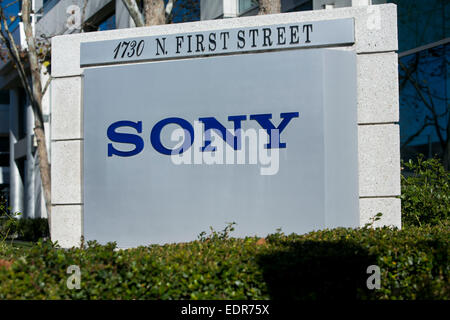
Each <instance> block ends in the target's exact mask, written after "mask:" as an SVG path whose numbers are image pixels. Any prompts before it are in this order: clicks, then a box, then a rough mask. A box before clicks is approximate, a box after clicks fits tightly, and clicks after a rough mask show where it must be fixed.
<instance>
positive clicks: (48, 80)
mask: <svg viewBox="0 0 450 320" xmlns="http://www.w3.org/2000/svg"><path fill="white" fill-rule="evenodd" d="M52 80H53V78H52V76H51V75H49V77H48V79H47V81H46V82H45V86H44V89H42V96H44V95H45V92H47V89H48V87H49V86H50V82H52Z"/></svg>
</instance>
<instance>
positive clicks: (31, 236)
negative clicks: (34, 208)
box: [0, 197, 50, 243]
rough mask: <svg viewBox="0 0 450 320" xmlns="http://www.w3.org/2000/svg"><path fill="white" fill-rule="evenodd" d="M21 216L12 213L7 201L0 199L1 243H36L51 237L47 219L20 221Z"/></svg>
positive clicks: (17, 213)
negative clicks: (15, 241)
mask: <svg viewBox="0 0 450 320" xmlns="http://www.w3.org/2000/svg"><path fill="white" fill-rule="evenodd" d="M20 215H21V214H20V213H19V212H11V210H10V208H8V207H7V202H6V200H5V199H4V198H1V197H0V242H3V243H4V242H5V241H6V240H13V239H14V240H23V241H33V242H36V241H38V240H39V239H45V238H49V237H50V233H49V229H48V221H47V219H45V218H37V219H31V218H22V219H18V218H19V217H20Z"/></svg>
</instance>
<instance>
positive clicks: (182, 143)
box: [83, 36, 359, 247]
mask: <svg viewBox="0 0 450 320" xmlns="http://www.w3.org/2000/svg"><path fill="white" fill-rule="evenodd" d="M174 37H175V36H174ZM83 167H84V190H83V192H84V236H85V239H86V240H98V241H100V242H101V243H105V242H108V241H117V242H118V245H119V246H120V247H131V246H136V245H146V244H150V243H167V242H183V241H189V240H194V239H196V238H197V235H198V234H199V233H200V232H201V231H208V230H209V227H210V226H212V227H213V228H215V229H216V230H222V229H223V228H224V226H225V225H226V223H227V222H236V223H237V226H236V231H235V234H234V235H235V236H252V235H259V236H266V235H267V234H268V233H273V232H275V230H276V229H277V228H281V229H282V230H283V232H286V233H290V232H296V233H303V232H308V231H312V230H316V229H322V228H326V227H337V226H351V227H356V226H359V210H358V159H357V122H356V62H355V53H354V52H350V51H341V50H330V49H313V50H288V51H277V52H266V53H257V54H246V55H232V56H218V57H209V58H204V59H189V60H171V61H164V62H150V63H144V64H136V65H124V66H109V67H99V68H88V69H86V70H85V71H84V164H83Z"/></svg>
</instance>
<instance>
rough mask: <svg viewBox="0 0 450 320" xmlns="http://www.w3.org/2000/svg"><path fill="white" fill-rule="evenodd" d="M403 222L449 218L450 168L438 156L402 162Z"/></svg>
mask: <svg viewBox="0 0 450 320" xmlns="http://www.w3.org/2000/svg"><path fill="white" fill-rule="evenodd" d="M402 165H403V167H404V171H406V173H405V172H404V174H403V175H402V195H401V199H402V223H403V224H404V225H417V226H420V225H423V224H440V223H442V222H443V221H444V220H448V219H449V213H450V184H449V178H450V172H448V171H445V169H444V167H443V166H442V164H441V163H440V161H439V159H428V160H424V159H423V155H421V156H419V157H418V159H417V161H416V162H413V161H412V160H409V162H402Z"/></svg>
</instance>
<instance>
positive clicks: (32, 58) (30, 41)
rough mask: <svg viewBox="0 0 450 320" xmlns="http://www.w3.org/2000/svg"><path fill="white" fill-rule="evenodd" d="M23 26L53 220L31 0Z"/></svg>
mask: <svg viewBox="0 0 450 320" xmlns="http://www.w3.org/2000/svg"><path fill="white" fill-rule="evenodd" d="M22 16H23V26H24V30H25V38H26V41H27V46H28V60H29V63H30V69H31V81H32V89H33V96H32V97H30V100H31V103H32V104H33V111H34V118H35V128H34V133H35V136H36V140H37V151H38V154H39V170H40V173H41V180H42V188H43V189H44V199H45V206H46V208H47V215H48V221H49V225H50V220H51V210H52V207H51V180H50V164H49V162H48V154H47V144H46V139H45V132H44V121H43V116H42V84H41V68H40V64H39V60H38V55H37V52H36V44H35V39H34V35H33V28H32V26H31V0H24V1H23V3H22Z"/></svg>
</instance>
